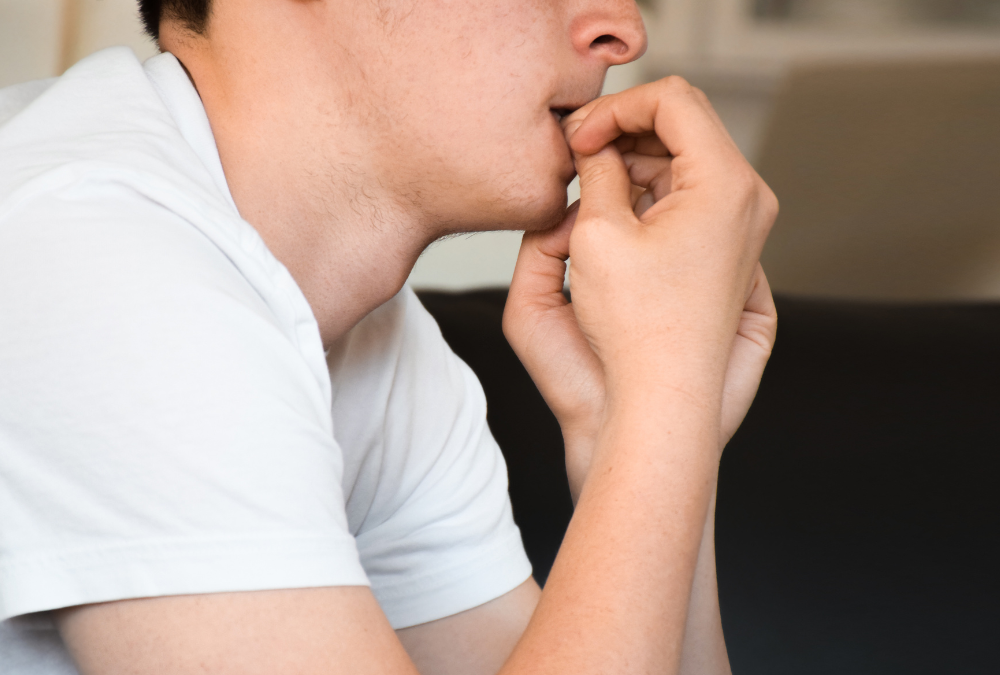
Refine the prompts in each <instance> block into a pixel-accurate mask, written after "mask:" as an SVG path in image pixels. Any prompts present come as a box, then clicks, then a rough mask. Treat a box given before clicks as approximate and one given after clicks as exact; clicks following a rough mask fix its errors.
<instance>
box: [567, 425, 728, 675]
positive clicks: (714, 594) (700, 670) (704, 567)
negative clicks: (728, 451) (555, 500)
mask: <svg viewBox="0 0 1000 675" xmlns="http://www.w3.org/2000/svg"><path fill="white" fill-rule="evenodd" d="M566 432H567V433H565V434H564V437H563V440H564V444H565V448H566V473H567V476H568V479H569V484H570V493H571V495H572V497H573V503H574V504H576V503H577V501H578V500H579V497H580V490H581V489H582V487H583V483H584V480H585V479H586V475H587V472H588V471H589V468H590V459H591V457H592V456H593V453H594V450H595V446H596V443H597V439H596V437H595V435H594V434H588V433H585V432H581V431H580V430H578V429H567V430H566ZM715 504H716V492H714V491H713V494H712V499H711V502H710V503H709V509H708V513H707V516H706V518H705V526H704V531H703V533H702V539H701V548H700V549H699V551H698V562H697V565H696V567H695V572H694V581H693V584H692V589H691V600H690V605H689V607H688V615H687V622H686V624H685V629H684V643H683V648H682V650H681V665H680V670H679V672H680V674H681V675H729V674H730V673H731V672H732V671H731V669H730V665H729V656H728V654H727V651H726V642H725V637H724V635H723V631H722V617H721V614H720V610H719V594H718V582H717V579H716V567H715Z"/></svg>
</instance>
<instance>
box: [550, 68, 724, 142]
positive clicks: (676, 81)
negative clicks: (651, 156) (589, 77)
mask: <svg viewBox="0 0 1000 675" xmlns="http://www.w3.org/2000/svg"><path fill="white" fill-rule="evenodd" d="M570 117H572V118H573V119H571V120H570V121H569V122H567V125H566V133H567V136H568V137H569V141H570V147H571V148H572V149H573V150H574V151H576V152H578V153H580V154H592V153H594V152H597V151H598V150H599V149H601V148H602V147H604V146H605V145H607V144H608V143H610V142H612V141H614V140H615V139H616V138H618V137H619V136H621V135H622V134H642V133H646V132H650V131H654V132H655V133H656V135H657V137H658V138H659V139H660V140H661V141H662V143H663V145H664V146H665V147H666V149H667V151H668V152H669V153H670V154H671V155H674V156H681V155H687V154H692V153H697V154H701V155H705V154H706V153H709V154H710V155H711V154H725V155H729V154H731V153H732V152H733V150H734V147H733V145H732V141H731V140H730V139H729V138H728V134H726V133H725V131H724V129H720V127H719V125H718V123H717V122H716V119H715V117H714V116H713V113H710V112H709V111H708V110H707V109H706V108H705V105H704V103H703V101H702V99H701V98H700V97H699V95H698V94H697V93H696V92H695V90H694V88H693V87H691V85H689V84H688V83H687V82H686V81H685V80H683V79H682V78H679V77H669V78H666V79H665V80H660V81H658V82H652V83H650V84H646V85H642V86H639V87H634V88H632V89H627V90H626V91H623V92H621V93H619V94H614V95H612V96H605V97H602V98H600V99H597V100H596V101H593V102H592V103H590V104H588V105H587V106H584V107H583V108H581V109H580V110H578V111H576V112H574V113H573V114H572V115H570Z"/></svg>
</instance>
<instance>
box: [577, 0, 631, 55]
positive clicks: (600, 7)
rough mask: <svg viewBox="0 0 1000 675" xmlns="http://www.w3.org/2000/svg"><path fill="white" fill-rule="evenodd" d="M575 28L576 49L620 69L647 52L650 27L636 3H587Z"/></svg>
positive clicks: (626, 0) (610, 0)
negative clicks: (648, 28) (647, 25)
mask: <svg viewBox="0 0 1000 675" xmlns="http://www.w3.org/2000/svg"><path fill="white" fill-rule="evenodd" d="M586 4H587V5H588V6H587V7H582V8H581V9H582V10H583V11H581V12H580V13H579V14H577V15H576V17H575V18H574V20H573V22H572V24H571V28H570V31H571V37H572V40H573V48H574V49H575V50H576V51H577V52H578V53H580V54H582V55H589V56H590V57H592V58H597V59H599V60H601V61H603V62H605V63H606V64H607V65H608V66H618V65H621V64H623V63H628V62H629V61H635V60H636V59H637V58H639V57H640V56H642V55H643V54H644V53H645V52H646V45H647V40H646V27H645V26H644V25H643V23H642V15H641V14H640V13H639V8H638V6H636V4H635V0H595V1H593V2H588V3H586Z"/></svg>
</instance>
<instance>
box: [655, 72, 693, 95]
mask: <svg viewBox="0 0 1000 675" xmlns="http://www.w3.org/2000/svg"><path fill="white" fill-rule="evenodd" d="M660 84H661V86H662V88H663V92H664V93H666V94H671V95H677V94H690V93H691V89H692V87H691V85H690V83H688V81H687V80H685V79H684V78H683V77H681V76H680V75H668V76H667V77H665V78H663V79H662V80H660Z"/></svg>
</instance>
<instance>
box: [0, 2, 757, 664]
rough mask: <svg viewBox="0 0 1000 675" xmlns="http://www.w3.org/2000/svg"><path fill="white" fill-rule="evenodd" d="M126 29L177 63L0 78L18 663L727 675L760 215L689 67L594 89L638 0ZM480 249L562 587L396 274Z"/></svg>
mask: <svg viewBox="0 0 1000 675" xmlns="http://www.w3.org/2000/svg"><path fill="white" fill-rule="evenodd" d="M140 6H141V11H142V13H143V17H144V18H145V20H146V22H147V26H148V27H149V29H150V30H151V33H152V34H153V35H154V36H157V37H158V39H159V42H160V45H161V48H162V50H163V51H164V54H163V55H160V56H157V57H155V58H153V59H151V60H150V61H148V62H147V63H146V64H145V65H140V64H139V63H138V62H137V61H136V60H135V58H134V56H131V54H130V53H128V52H126V51H124V50H110V51H107V52H103V53H100V54H97V55H96V56H94V57H91V58H90V59H87V60H85V61H84V62H81V63H80V64H78V65H77V66H75V67H74V68H73V69H71V70H70V71H69V72H67V74H66V75H64V76H63V77H62V78H60V79H58V80H56V81H54V82H52V81H48V82H42V83H31V84H28V85H22V86H20V87H15V88H13V89H10V90H7V91H6V92H4V93H3V94H0V101H2V104H0V119H2V120H4V122H3V126H2V127H0V156H3V158H4V160H3V164H2V166H0V199H2V201H0V316H3V317H4V319H3V321H4V324H3V325H4V327H3V330H2V337H0V340H2V342H0V372H3V373H4V376H3V377H4V381H3V383H2V384H0V439H2V440H0V442H2V443H3V452H2V453H0V610H2V618H3V619H5V621H4V622H3V623H2V624H0V658H2V661H0V664H2V665H0V670H3V672H5V673H6V672H19V673H20V672H27V673H45V674H46V675H48V674H50V673H73V672H80V673H84V674H91V673H101V674H108V675H113V674H116V673H126V672H128V673H203V672H211V673H257V672H260V673H292V672H294V673H309V674H312V673H334V672H336V673H387V674H388V673H393V674H395V673H414V672H417V671H418V670H419V672H421V673H424V674H425V675H429V674H432V673H442V674H447V673H494V672H503V673H511V674H514V673H518V674H521V673H535V672H545V673H574V675H576V674H579V673H591V672H592V673H611V672H614V673H633V672H634V673H646V672H654V671H655V672H685V673H722V672H727V671H728V662H727V659H726V653H725V645H724V643H723V640H722V632H721V624H720V622H719V615H718V602H717V598H716V591H715V573H714V562H713V557H714V553H713V546H712V526H711V523H712V511H713V503H714V486H715V477H716V471H717V467H718V462H719V458H720V455H721V450H722V447H723V446H724V445H725V442H726V441H727V440H728V438H729V437H730V436H731V435H732V433H733V432H734V431H735V429H736V427H737V426H738V424H739V422H740V420H742V418H743V415H744V414H745V412H746V410H747V408H748V406H749V404H750V401H751V400H752V398H753V395H754V392H755V391H756V387H757V383H758V381H759V378H760V375H761V372H762V370H763V367H764V363H765V362H766V360H767V356H768V354H769V352H770V347H771V344H772V342H773V338H774V331H775V315H774V309H773V305H772V303H771V301H770V294H769V291H768V289H767V285H766V281H765V280H764V277H763V274H762V273H761V271H760V268H759V264H758V262H757V260H758V257H759V254H760V250H761V247H762V245H763V240H764V238H765V237H766V234H767V231H768V229H769V227H770V224H771V222H772V221H773V218H774V216H775V212H776V203H775V201H774V197H773V195H771V193H770V191H769V190H768V189H767V188H766V186H764V185H763V183H762V182H761V181H760V179H759V178H758V177H757V176H756V174H755V173H754V172H753V171H752V169H750V167H749V166H748V165H747V163H746V162H745V161H744V160H743V158H742V157H741V156H740V154H739V152H738V151H737V150H736V148H735V146H734V145H733V143H732V141H731V140H730V139H729V137H728V135H727V134H726V132H725V130H724V129H723V127H722V125H721V123H720V122H719V120H718V118H717V117H716V116H715V114H714V113H713V111H712V110H711V107H710V106H709V104H708V102H707V100H706V99H705V97H704V96H703V95H702V94H701V93H700V92H698V91H697V90H694V89H692V88H691V87H689V86H688V85H687V84H686V83H684V82H683V81H681V80H679V79H668V80H665V81H663V82H659V83H655V84H652V85H646V86H644V87H640V88H637V89H634V90H631V91H629V92H626V93H624V94H621V95H618V96H614V97H609V98H605V99H598V100H593V99H594V97H595V96H596V95H597V93H598V92H599V90H600V88H601V82H602V79H603V76H604V73H605V71H606V69H607V68H608V67H609V66H611V65H615V64H620V63H625V62H627V61H630V60H632V59H634V58H636V57H638V56H639V55H640V54H641V53H642V52H643V50H644V48H645V44H646V36H645V33H644V29H643V27H642V22H641V19H640V17H639V14H638V12H637V10H636V8H635V6H634V5H633V4H632V2H631V0H627V1H626V0H546V1H544V2H538V1H537V0H512V1H511V2H507V3H495V2H486V1H484V0H470V1H469V2H462V3H455V2H438V1H437V0H408V1H404V2H398V3H395V2H374V1H372V2H357V1H356V0H210V1H209V0H162V2H159V1H153V0H145V1H143V2H141V3H140ZM574 111H575V112H574ZM574 167H575V170H576V171H577V172H579V175H580V178H581V193H582V200H581V204H580V206H579V208H578V209H574V210H572V211H571V212H570V213H569V214H568V215H567V214H566V213H565V188H566V184H567V183H568V181H569V180H570V179H571V178H572V176H573V172H574ZM564 216H565V217H564ZM498 228H506V229H524V230H525V231H526V232H527V234H526V235H525V237H524V243H523V245H522V250H521V254H520V257H519V260H518V265H517V270H516V272H515V278H514V280H513V283H512V287H511V293H510V300H509V302H508V308H507V312H506V315H505V331H506V333H507V335H508V338H509V339H510V341H511V343H512V345H513V346H514V348H515V350H516V351H517V353H518V355H519V356H520V358H521V359H522V360H523V361H524V363H525V365H526V366H527V368H528V370H529V372H530V373H531V375H532V377H533V378H534V379H535V382H536V383H537V384H538V387H539V389H540V390H541V392H542V393H543V395H544V396H545V398H546V400H547V401H548V403H549V405H550V406H551V407H552V409H553V411H554V412H555V414H556V416H557V418H558V419H559V422H560V424H561V426H562V429H563V432H564V436H565V438H566V447H567V470H568V474H569V478H570V482H571V487H572V491H573V494H574V499H575V500H576V511H575V514H574V517H573V521H572V523H571V525H570V528H569V531H568V532H567V534H566V538H565V541H564V543H563V546H562V548H561V550H560V553H559V556H558V558H557V560H556V562H555V566H554V567H553V569H552V572H551V575H550V577H549V578H548V581H547V584H546V587H545V590H544V592H542V591H540V590H539V589H538V587H537V585H536V584H535V583H534V581H533V580H531V579H530V576H529V575H530V568H529V566H528V565H527V562H526V560H525V558H524V554H523V551H522V549H521V546H520V541H519V538H518V535H517V530H516V528H515V527H514V525H513V522H512V520H511V517H510V510H509V505H508V502H507V498H506V494H505V487H506V482H505V481H506V476H505V472H504V468H503V464H502V459H501V458H500V456H499V453H498V451H497V449H496V446H495V443H494V442H493V441H492V438H491V437H490V436H489V432H488V430H487V428H486V426H485V410H484V402H483V398H482V394H481V390H480V389H479V388H478V383H477V382H475V379H474V377H473V376H472V375H471V373H470V372H469V371H468V369H467V368H466V367H465V366H464V364H461V362H459V361H458V360H457V358H455V357H454V355H453V354H451V352H450V351H449V350H447V348H446V347H445V346H444V344H443V341H442V340H441V337H440V334H439V333H438V332H437V331H436V327H435V326H434V325H433V321H432V320H430V318H429V316H428V315H427V314H426V312H424V311H423V310H422V308H421V307H420V306H419V303H417V302H416V300H415V297H414V296H413V294H412V292H411V291H409V290H408V289H405V288H403V284H404V282H405V279H406V278H407V275H408V273H409V271H410V269H411V267H412V265H413V263H414V261H415V260H416V258H417V256H419V254H420V252H421V251H422V250H423V249H424V248H425V247H426V246H427V244H428V243H430V242H432V241H434V240H435V239H437V238H439V237H441V236H443V235H446V234H449V233H453V232H464V231H476V230H488V229H498ZM570 255H571V256H572V259H573V266H572V271H571V284H572V288H573V303H572V305H568V304H566V302H565V299H564V298H563V295H562V293H561V290H562V280H563V273H564V270H565V260H566V259H567V257H568V256H570ZM331 410H332V430H331V426H330V422H331Z"/></svg>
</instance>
